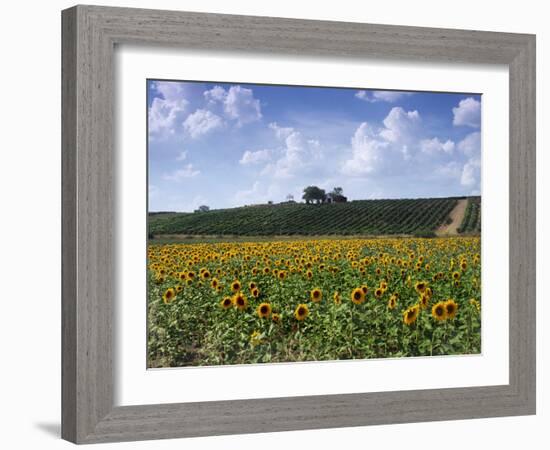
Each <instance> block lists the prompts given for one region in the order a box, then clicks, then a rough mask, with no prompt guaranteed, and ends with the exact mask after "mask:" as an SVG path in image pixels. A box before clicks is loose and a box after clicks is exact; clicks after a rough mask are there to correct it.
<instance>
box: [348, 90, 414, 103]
mask: <svg viewBox="0 0 550 450" xmlns="http://www.w3.org/2000/svg"><path fill="white" fill-rule="evenodd" d="M410 95H413V93H412V92H401V91H370V92H369V91H364V90H361V91H357V92H356V93H355V97H357V98H358V99H360V100H364V101H366V102H370V103H376V102H388V103H395V102H396V101H398V100H401V99H402V98H405V97H409V96H410Z"/></svg>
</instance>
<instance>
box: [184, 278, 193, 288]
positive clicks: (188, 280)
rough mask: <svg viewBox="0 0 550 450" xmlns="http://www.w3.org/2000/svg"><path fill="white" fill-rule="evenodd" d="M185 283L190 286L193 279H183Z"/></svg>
mask: <svg viewBox="0 0 550 450" xmlns="http://www.w3.org/2000/svg"><path fill="white" fill-rule="evenodd" d="M185 284H186V285H187V286H191V285H192V284H193V280H192V279H191V278H188V279H187V280H185Z"/></svg>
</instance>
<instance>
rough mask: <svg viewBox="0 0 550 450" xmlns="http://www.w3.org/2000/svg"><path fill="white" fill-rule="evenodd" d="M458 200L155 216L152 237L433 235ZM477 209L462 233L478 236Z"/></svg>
mask: <svg viewBox="0 0 550 450" xmlns="http://www.w3.org/2000/svg"><path fill="white" fill-rule="evenodd" d="M461 198H464V197H461ZM459 199H460V198H459V197H450V198H431V199H398V200H357V201H352V202H347V203H333V204H319V205H313V204H310V205H307V204H304V203H285V204H275V205H255V206H244V207H239V208H231V209H218V210H211V211H208V212H195V213H152V214H150V215H149V235H150V236H159V235H209V236H216V235H221V236H224V235H225V236H229V235H233V236H272V235H278V236H284V235H287V236H291V235H335V234H336V235H382V234H384V235H398V234H407V235H415V234H416V235H422V234H429V233H433V232H434V231H435V230H436V229H437V228H438V227H439V226H440V225H442V224H444V223H445V222H446V221H448V220H449V214H450V212H451V211H452V210H453V208H454V207H455V206H456V205H457V202H458V200H459ZM476 199H477V200H476ZM479 206H480V198H479V197H475V198H473V197H472V198H469V202H468V208H467V212H466V214H465V216H464V220H463V222H462V226H461V228H463V230H462V229H461V230H460V232H462V231H464V232H468V233H472V232H476V231H477V232H479V229H480V226H479V224H480V218H479Z"/></svg>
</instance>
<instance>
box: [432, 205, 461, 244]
mask: <svg viewBox="0 0 550 450" xmlns="http://www.w3.org/2000/svg"><path fill="white" fill-rule="evenodd" d="M467 205H468V200H467V199H463V200H459V201H458V203H457V204H456V206H455V207H454V208H453V210H452V211H451V213H450V214H449V217H450V218H451V219H452V222H451V223H450V224H448V225H447V224H443V225H441V226H440V227H439V228H438V229H437V230H436V231H435V234H437V235H438V236H446V235H454V234H458V227H460V224H461V223H462V219H464V213H465V212H466V206H467Z"/></svg>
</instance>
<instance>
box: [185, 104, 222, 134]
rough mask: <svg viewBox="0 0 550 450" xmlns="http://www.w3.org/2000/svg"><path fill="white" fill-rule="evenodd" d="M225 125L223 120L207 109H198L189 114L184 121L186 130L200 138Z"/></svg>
mask: <svg viewBox="0 0 550 450" xmlns="http://www.w3.org/2000/svg"><path fill="white" fill-rule="evenodd" d="M222 127H223V120H222V119H221V117H219V116H217V115H216V114H214V113H212V112H211V111H208V110H206V109H197V110H196V111H195V112H194V113H192V114H189V116H187V118H186V119H185V121H184V122H183V128H184V130H185V131H186V132H187V133H188V134H189V135H190V136H191V137H192V138H198V137H200V136H202V135H205V134H207V133H210V132H211V131H214V130H216V129H219V128H222Z"/></svg>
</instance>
